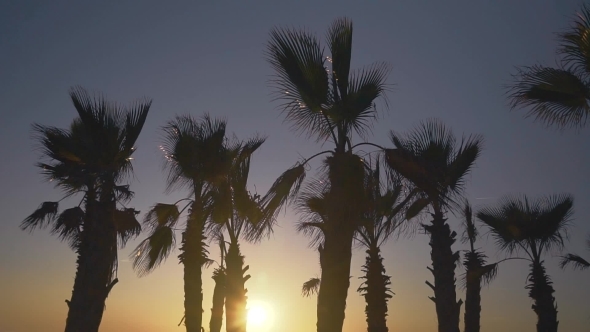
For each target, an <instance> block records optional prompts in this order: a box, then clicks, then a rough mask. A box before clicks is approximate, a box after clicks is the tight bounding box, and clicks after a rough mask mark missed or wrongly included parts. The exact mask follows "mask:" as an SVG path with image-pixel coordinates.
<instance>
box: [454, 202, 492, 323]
mask: <svg viewBox="0 0 590 332" xmlns="http://www.w3.org/2000/svg"><path fill="white" fill-rule="evenodd" d="M462 212H463V213H462V214H463V228H464V229H463V236H462V239H461V240H462V242H463V243H466V242H469V250H468V251H467V252H466V253H465V259H464V260H463V266H464V267H465V275H464V277H463V281H464V285H465V332H479V329H480V314H481V286H482V285H485V284H488V283H490V282H491V281H492V280H493V279H494V278H495V277H496V275H497V273H498V264H499V262H496V263H493V264H487V263H486V260H487V256H486V255H485V254H484V253H483V252H482V251H481V250H479V249H477V248H475V241H476V239H477V237H478V235H479V232H478V230H477V227H476V226H475V222H474V213H473V209H472V208H471V204H469V201H467V200H465V205H464V207H463V211H462Z"/></svg>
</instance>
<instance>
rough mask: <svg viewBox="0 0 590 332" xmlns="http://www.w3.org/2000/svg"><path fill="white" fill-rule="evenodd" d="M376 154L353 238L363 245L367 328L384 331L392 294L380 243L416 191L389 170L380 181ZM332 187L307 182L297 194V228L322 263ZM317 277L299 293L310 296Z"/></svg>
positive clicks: (361, 289) (316, 286) (396, 224)
mask: <svg viewBox="0 0 590 332" xmlns="http://www.w3.org/2000/svg"><path fill="white" fill-rule="evenodd" d="M379 161H380V160H379V158H376V159H375V164H376V165H377V166H376V167H375V168H374V169H371V166H370V165H369V166H367V170H366V177H365V180H364V187H363V188H362V189H363V190H364V193H363V195H362V196H361V197H365V198H366V201H365V204H363V205H362V206H361V205H359V208H360V209H362V216H361V219H360V220H359V221H358V222H357V227H358V228H357V229H356V231H355V234H356V235H355V240H356V241H357V242H358V243H359V244H361V245H362V246H364V247H366V248H367V250H366V253H367V258H366V264H365V265H364V266H363V272H364V273H365V275H364V276H363V277H361V279H364V280H365V281H364V282H363V284H362V285H361V286H360V287H359V289H358V292H360V293H361V294H362V295H363V296H364V297H365V300H366V302H367V306H366V310H365V312H366V314H367V324H368V331H369V332H377V331H379V332H381V331H387V330H388V329H387V325H386V317H387V301H388V299H389V298H391V295H390V294H389V293H390V290H389V284H390V281H389V279H390V277H389V276H387V275H385V267H384V266H383V258H382V257H381V249H380V247H381V245H382V244H383V243H385V241H387V239H388V238H389V236H390V235H391V234H392V233H393V232H394V231H396V230H399V229H400V226H403V225H404V223H402V222H400V221H403V218H399V217H398V215H400V214H401V213H400V212H403V211H404V209H405V208H406V207H407V206H408V203H409V202H411V201H412V199H413V198H414V197H415V194H416V191H415V190H414V191H407V192H404V191H405V190H404V186H403V185H402V183H401V181H399V180H400V179H399V178H396V177H395V176H394V173H390V174H388V175H389V176H388V181H387V183H383V179H382V178H381V174H380V167H379ZM330 195H331V188H330V186H329V183H328V182H327V181H316V182H312V183H310V184H309V185H308V186H307V188H306V190H305V191H304V192H303V193H302V195H300V196H299V198H298V204H297V206H298V208H299V211H300V212H301V213H302V218H301V220H300V222H299V224H298V226H297V229H298V230H299V231H301V232H303V233H304V234H306V235H309V236H310V237H311V238H312V245H315V244H318V243H320V244H319V246H318V251H319V254H320V263H321V264H322V265H323V264H325V263H324V259H325V256H324V252H325V251H324V250H325V249H324V243H325V237H326V231H327V230H329V229H332V228H334V227H338V226H339V225H338V223H337V221H336V222H335V221H333V220H332V219H331V218H330V217H329V215H328V214H327V213H326V211H327V207H328V204H330V203H329V202H330ZM320 285H321V279H320V278H312V279H310V280H309V281H307V282H306V283H304V285H303V288H302V293H303V295H304V296H309V295H311V294H314V293H316V292H317V291H318V290H321V288H319V286H320Z"/></svg>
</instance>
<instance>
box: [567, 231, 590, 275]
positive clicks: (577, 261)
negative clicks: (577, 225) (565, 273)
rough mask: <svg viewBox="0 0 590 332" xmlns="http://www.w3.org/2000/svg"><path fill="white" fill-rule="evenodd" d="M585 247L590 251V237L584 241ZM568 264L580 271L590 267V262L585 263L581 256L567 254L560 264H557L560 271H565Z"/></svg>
mask: <svg viewBox="0 0 590 332" xmlns="http://www.w3.org/2000/svg"><path fill="white" fill-rule="evenodd" d="M586 247H587V248H588V250H590V236H588V239H587V240H586ZM570 264H571V265H572V266H573V268H574V269H580V270H585V269H587V268H589V267H590V261H587V260H585V259H584V258H582V257H581V256H578V255H575V254H567V255H565V256H563V258H562V260H561V262H560V263H559V266H561V268H562V269H565V268H566V266H568V265H570Z"/></svg>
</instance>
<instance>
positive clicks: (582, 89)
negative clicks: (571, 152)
mask: <svg viewBox="0 0 590 332" xmlns="http://www.w3.org/2000/svg"><path fill="white" fill-rule="evenodd" d="M509 98H510V106H511V108H512V109H517V108H529V110H528V112H527V113H526V117H534V118H535V120H537V121H540V122H542V123H544V124H546V125H548V126H550V125H555V126H557V127H558V128H565V127H582V126H584V125H585V124H586V121H587V119H588V115H589V114H590V105H589V104H588V98H590V88H589V87H588V83H587V82H586V81H584V79H583V78H582V77H580V76H579V75H578V74H576V73H575V72H573V71H570V70H567V69H556V68H550V67H544V66H540V65H535V66H531V67H523V68H520V69H519V71H518V72H517V73H516V74H515V75H514V82H513V83H512V84H511V86H510V88H509Z"/></svg>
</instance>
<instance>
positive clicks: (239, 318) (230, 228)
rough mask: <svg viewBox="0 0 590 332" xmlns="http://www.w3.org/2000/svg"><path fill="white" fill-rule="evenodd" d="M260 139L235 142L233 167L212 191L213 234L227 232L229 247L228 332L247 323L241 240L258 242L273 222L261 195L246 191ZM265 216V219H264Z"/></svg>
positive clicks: (238, 330) (245, 268)
mask: <svg viewBox="0 0 590 332" xmlns="http://www.w3.org/2000/svg"><path fill="white" fill-rule="evenodd" d="M263 142H264V139H263V138H260V137H254V138H252V139H250V140H248V141H247V142H239V143H236V144H234V146H233V147H232V149H233V150H234V151H237V154H236V157H235V158H234V160H233V163H232V167H231V168H230V171H229V172H228V174H227V176H226V177H225V179H224V181H222V182H221V183H220V184H219V185H217V186H216V187H215V190H214V191H213V193H212V197H211V200H212V210H211V219H212V223H210V228H211V231H212V232H213V233H214V234H223V233H224V232H225V234H227V236H228V238H229V248H228V249H227V254H226V255H225V312H226V329H227V331H228V332H245V331H246V325H247V324H246V323H247V320H246V319H247V315H246V314H247V312H246V305H247V296H246V293H247V289H246V288H245V283H246V281H247V280H248V279H250V275H245V273H246V272H247V271H248V269H249V266H244V256H243V255H242V253H241V251H240V239H244V240H246V241H248V242H258V241H260V240H261V239H262V238H263V237H265V236H267V235H268V234H270V232H271V230H272V226H273V224H274V221H275V219H274V215H275V213H274V211H267V212H268V213H267V214H264V213H263V208H262V204H261V203H260V196H259V195H258V194H251V193H250V192H249V191H248V187H247V184H248V176H249V174H250V161H251V157H252V154H253V153H254V152H255V151H256V150H257V149H258V148H259V147H260V146H261V145H262V143H263ZM266 217H268V218H266Z"/></svg>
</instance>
